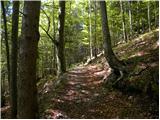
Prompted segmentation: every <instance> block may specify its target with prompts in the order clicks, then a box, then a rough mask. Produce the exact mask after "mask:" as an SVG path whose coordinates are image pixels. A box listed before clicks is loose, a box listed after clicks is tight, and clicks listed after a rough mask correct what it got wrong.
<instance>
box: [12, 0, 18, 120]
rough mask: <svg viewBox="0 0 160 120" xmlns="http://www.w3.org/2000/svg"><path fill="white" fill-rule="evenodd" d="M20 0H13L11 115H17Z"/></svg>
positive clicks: (13, 116)
mask: <svg viewBox="0 0 160 120" xmlns="http://www.w3.org/2000/svg"><path fill="white" fill-rule="evenodd" d="M18 21H19V1H13V14H12V38H11V45H12V50H11V77H10V78H11V81H10V82H11V116H12V118H14V119H15V118H16V116H17V43H18Z"/></svg>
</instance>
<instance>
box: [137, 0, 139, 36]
mask: <svg viewBox="0 0 160 120" xmlns="http://www.w3.org/2000/svg"><path fill="white" fill-rule="evenodd" d="M137 15H138V18H137V33H138V34H140V18H139V0H137Z"/></svg>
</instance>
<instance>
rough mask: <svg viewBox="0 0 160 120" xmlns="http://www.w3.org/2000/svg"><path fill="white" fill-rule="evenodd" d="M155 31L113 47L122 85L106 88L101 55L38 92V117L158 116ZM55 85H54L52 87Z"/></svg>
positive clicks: (157, 53)
mask: <svg viewBox="0 0 160 120" xmlns="http://www.w3.org/2000/svg"><path fill="white" fill-rule="evenodd" d="M157 40H158V30H156V31H154V32H151V33H147V34H144V35H141V36H140V37H139V38H137V39H134V40H132V41H129V43H127V44H122V45H118V47H116V48H114V52H115V54H116V55H117V56H118V57H119V59H122V60H123V61H125V62H126V64H127V69H128V71H129V75H127V76H125V78H124V80H123V81H124V82H122V83H123V84H125V87H124V85H123V87H109V88H108V87H106V86H105V84H104V78H106V80H107V77H108V76H109V74H110V72H111V71H110V68H109V66H108V65H107V62H106V61H105V59H104V56H101V57H99V58H97V59H95V60H94V61H93V62H92V63H90V64H88V65H86V66H84V65H80V66H77V67H76V68H74V69H72V70H70V71H68V72H67V73H65V74H64V75H63V76H61V77H60V78H59V82H57V83H55V82H53V80H50V81H48V82H46V83H45V84H43V89H42V87H40V88H41V91H40V93H39V94H40V115H41V118H71V119H72V118H75V119H76V118H78V119H85V118H88V119H103V118H105V119H107V118H158V117H159V82H158V81H159V57H158V56H159V49H158V48H159V45H158V42H157ZM55 84H56V86H55Z"/></svg>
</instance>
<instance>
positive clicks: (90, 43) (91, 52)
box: [88, 0, 93, 59]
mask: <svg viewBox="0 0 160 120" xmlns="http://www.w3.org/2000/svg"><path fill="white" fill-rule="evenodd" d="M88 6H89V11H88V17H89V49H90V59H91V58H92V57H93V51H92V25H91V24H92V23H91V1H90V0H88Z"/></svg>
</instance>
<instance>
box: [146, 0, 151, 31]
mask: <svg viewBox="0 0 160 120" xmlns="http://www.w3.org/2000/svg"><path fill="white" fill-rule="evenodd" d="M147 8H148V28H149V32H150V31H151V22H150V2H149V1H148V4H147Z"/></svg>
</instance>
